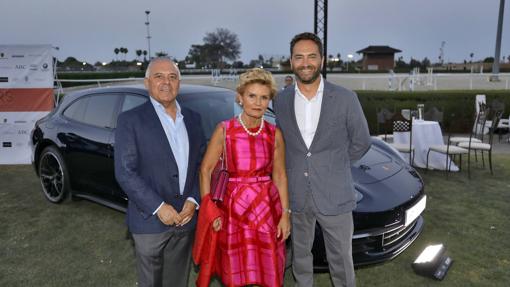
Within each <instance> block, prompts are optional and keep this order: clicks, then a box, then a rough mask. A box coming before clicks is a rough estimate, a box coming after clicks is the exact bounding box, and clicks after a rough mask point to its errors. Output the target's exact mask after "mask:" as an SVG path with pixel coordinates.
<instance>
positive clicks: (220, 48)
mask: <svg viewBox="0 0 510 287" xmlns="http://www.w3.org/2000/svg"><path fill="white" fill-rule="evenodd" d="M203 41H204V46H205V45H208V46H206V47H205V48H206V49H210V48H214V49H217V50H216V51H215V52H216V54H217V56H216V57H213V58H216V59H214V60H216V61H221V62H223V61H224V59H228V60H232V61H234V60H236V59H237V58H239V55H240V54H241V43H240V42H239V39H238V38H237V35H236V34H235V33H233V32H231V31H230V30H228V29H226V28H217V29H216V31H215V32H208V33H206V34H205V36H204V38H203Z"/></svg>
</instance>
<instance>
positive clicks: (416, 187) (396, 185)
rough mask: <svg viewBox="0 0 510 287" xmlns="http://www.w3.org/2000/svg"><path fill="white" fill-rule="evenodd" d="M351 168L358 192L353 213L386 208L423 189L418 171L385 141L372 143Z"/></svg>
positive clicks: (407, 199)
mask: <svg viewBox="0 0 510 287" xmlns="http://www.w3.org/2000/svg"><path fill="white" fill-rule="evenodd" d="M351 170H352V174H353V178H354V182H355V184H354V185H355V188H356V190H357V191H358V203H357V207H356V210H355V211H356V212H383V211H388V210H391V209H394V208H396V207H398V206H401V205H403V204H405V203H407V202H409V201H412V200H413V198H416V197H417V196H420V194H421V193H422V192H423V181H422V179H421V177H420V176H419V175H418V173H417V172H416V171H415V170H414V169H413V168H412V167H411V166H409V165H408V164H407V163H405V162H404V161H402V158H400V157H399V156H398V155H397V154H395V153H394V151H392V150H391V149H388V147H387V145H386V144H382V145H381V144H380V143H376V144H372V146H371V148H370V150H369V151H368V152H367V153H366V154H365V155H364V156H363V158H361V159H360V160H359V161H358V162H356V163H355V164H353V165H352V168H351Z"/></svg>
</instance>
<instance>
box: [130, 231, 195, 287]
mask: <svg viewBox="0 0 510 287" xmlns="http://www.w3.org/2000/svg"><path fill="white" fill-rule="evenodd" d="M193 237H194V231H179V230H170V231H167V232H163V233H156V234H133V239H134V241H135V252H136V269H137V273H138V286H140V287H163V286H172V287H174V286H175V287H181V286H182V287H187V286H188V277H189V272H190V269H191V248H192V244H193Z"/></svg>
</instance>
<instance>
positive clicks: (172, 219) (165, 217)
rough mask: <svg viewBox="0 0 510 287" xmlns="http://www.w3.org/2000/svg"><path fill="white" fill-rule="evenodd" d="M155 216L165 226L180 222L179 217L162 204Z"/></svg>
mask: <svg viewBox="0 0 510 287" xmlns="http://www.w3.org/2000/svg"><path fill="white" fill-rule="evenodd" d="M157 215H158V218H159V220H161V222H163V223H164V224H166V225H174V224H178V222H181V221H182V217H181V215H179V213H177V211H176V210H175V209H174V208H173V207H172V206H171V205H170V204H167V203H163V205H161V207H160V208H159V210H158V212H157Z"/></svg>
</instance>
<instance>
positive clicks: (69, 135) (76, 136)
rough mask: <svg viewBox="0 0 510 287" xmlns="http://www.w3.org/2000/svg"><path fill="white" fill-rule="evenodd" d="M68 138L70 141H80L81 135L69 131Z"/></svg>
mask: <svg viewBox="0 0 510 287" xmlns="http://www.w3.org/2000/svg"><path fill="white" fill-rule="evenodd" d="M66 138H67V140H68V141H70V142H76V141H78V138H79V137H78V135H76V134H74V133H68V134H66Z"/></svg>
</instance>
